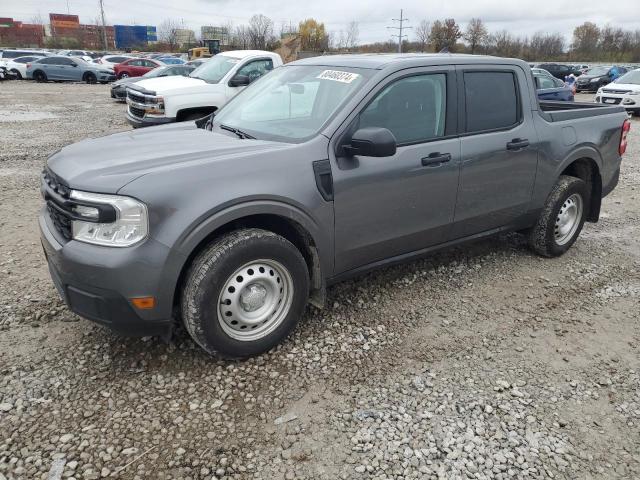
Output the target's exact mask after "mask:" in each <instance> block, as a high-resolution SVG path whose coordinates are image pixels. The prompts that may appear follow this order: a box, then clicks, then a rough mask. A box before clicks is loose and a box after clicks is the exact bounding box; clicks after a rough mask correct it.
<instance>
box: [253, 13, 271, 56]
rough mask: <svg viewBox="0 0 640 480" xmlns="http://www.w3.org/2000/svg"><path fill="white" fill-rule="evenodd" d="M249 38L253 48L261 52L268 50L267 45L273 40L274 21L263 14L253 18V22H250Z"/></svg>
mask: <svg viewBox="0 0 640 480" xmlns="http://www.w3.org/2000/svg"><path fill="white" fill-rule="evenodd" d="M249 38H250V40H251V48H256V49H260V50H264V49H265V48H267V43H269V42H271V41H272V40H273V20H271V19H270V18H269V17H267V16H265V15H262V14H259V15H254V16H253V17H251V20H249Z"/></svg>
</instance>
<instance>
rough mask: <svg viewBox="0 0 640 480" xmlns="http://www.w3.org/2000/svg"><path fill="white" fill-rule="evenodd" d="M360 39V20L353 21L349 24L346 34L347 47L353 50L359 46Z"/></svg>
mask: <svg viewBox="0 0 640 480" xmlns="http://www.w3.org/2000/svg"><path fill="white" fill-rule="evenodd" d="M359 39H360V28H359V27H358V22H356V21H352V22H349V25H347V33H346V35H345V44H346V47H347V48H348V49H350V50H353V49H354V48H356V47H357V46H358V40H359Z"/></svg>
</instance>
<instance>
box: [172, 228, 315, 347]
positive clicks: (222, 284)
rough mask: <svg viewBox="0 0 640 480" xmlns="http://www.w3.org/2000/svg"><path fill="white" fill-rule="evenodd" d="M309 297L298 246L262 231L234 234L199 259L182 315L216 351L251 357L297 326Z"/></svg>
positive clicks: (184, 296) (187, 286) (187, 287)
mask: <svg viewBox="0 0 640 480" xmlns="http://www.w3.org/2000/svg"><path fill="white" fill-rule="evenodd" d="M308 295H309V272H308V269H307V264H306V263H305V260H304V258H303V257H302V255H301V254H300V252H299V251H298V249H297V248H296V247H295V246H294V245H293V244H292V243H291V242H289V241H288V240H286V239H285V238H283V237H281V236H279V235H276V234H274V233H272V232H269V231H266V230H259V229H253V228H252V229H242V230H237V231H235V232H232V233H229V234H227V235H225V236H223V237H221V238H219V239H217V240H215V241H214V242H213V243H212V244H210V245H209V246H208V247H206V248H205V249H204V250H203V251H202V252H200V253H199V254H198V255H197V256H196V258H195V259H194V261H193V263H192V265H191V267H190V268H189V271H188V273H187V276H186V281H185V284H184V287H183V292H182V301H181V303H182V305H181V306H182V317H183V321H184V324H185V327H186V329H187V331H188V332H189V334H190V335H191V337H192V338H193V339H194V341H195V342H196V343H198V344H199V345H200V346H201V347H202V348H204V349H205V350H206V351H207V352H208V353H210V354H212V355H218V356H222V357H224V358H245V357H250V356H253V355H258V354H260V353H263V352H266V351H267V350H269V349H271V348H273V347H274V346H275V345H277V344H278V343H280V342H281V341H282V340H283V339H284V338H285V337H287V336H288V335H289V333H291V331H292V330H293V329H294V328H295V326H296V325H297V323H298V321H299V319H300V317H301V316H302V314H303V312H304V308H305V305H306V303H307V299H308Z"/></svg>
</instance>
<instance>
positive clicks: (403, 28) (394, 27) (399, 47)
mask: <svg viewBox="0 0 640 480" xmlns="http://www.w3.org/2000/svg"><path fill="white" fill-rule="evenodd" d="M392 20H393V21H394V22H398V25H399V26H398V27H396V26H393V27H387V28H390V29H392V30H397V31H398V34H397V35H391V36H392V37H398V53H402V38H403V37H406V35H403V34H402V30H405V29H407V28H413V27H405V26H403V24H404V23H405V22H408V21H409V19H408V18H406V17H404V12H403V10H402V9H400V18H393V19H392Z"/></svg>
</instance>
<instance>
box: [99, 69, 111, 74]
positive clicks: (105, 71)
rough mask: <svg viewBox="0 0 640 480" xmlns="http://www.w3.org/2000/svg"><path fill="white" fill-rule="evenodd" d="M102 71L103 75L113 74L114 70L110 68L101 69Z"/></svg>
mask: <svg viewBox="0 0 640 480" xmlns="http://www.w3.org/2000/svg"><path fill="white" fill-rule="evenodd" d="M100 73H101V74H103V75H113V72H110V71H109V70H100Z"/></svg>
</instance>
